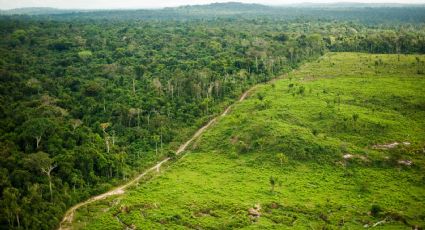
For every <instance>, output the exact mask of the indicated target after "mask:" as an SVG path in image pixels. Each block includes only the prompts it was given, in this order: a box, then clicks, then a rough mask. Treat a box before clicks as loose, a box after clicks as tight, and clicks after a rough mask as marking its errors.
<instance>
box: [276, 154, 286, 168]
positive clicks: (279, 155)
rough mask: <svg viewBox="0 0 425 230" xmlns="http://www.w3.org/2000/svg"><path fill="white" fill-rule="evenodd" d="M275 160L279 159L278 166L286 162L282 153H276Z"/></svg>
mask: <svg viewBox="0 0 425 230" xmlns="http://www.w3.org/2000/svg"><path fill="white" fill-rule="evenodd" d="M277 159H279V162H280V166H283V164H284V163H287V162H288V157H287V156H286V155H285V154H284V153H278V154H277Z"/></svg>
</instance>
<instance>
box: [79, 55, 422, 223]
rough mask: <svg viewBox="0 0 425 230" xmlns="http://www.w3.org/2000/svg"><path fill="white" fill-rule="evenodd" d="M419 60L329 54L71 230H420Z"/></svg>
mask: <svg viewBox="0 0 425 230" xmlns="http://www.w3.org/2000/svg"><path fill="white" fill-rule="evenodd" d="M424 60H425V56H424V55H371V54H359V53H328V54H326V55H325V56H323V57H322V58H320V59H319V60H317V61H316V62H312V63H308V64H306V65H304V66H302V67H301V68H300V69H299V70H297V71H294V72H292V73H290V74H288V75H287V76H284V77H283V79H280V80H277V81H275V82H272V83H269V84H265V85H260V86H258V87H257V88H256V89H255V91H254V92H253V93H252V95H251V97H250V98H249V99H247V100H246V101H244V102H242V103H238V104H237V105H236V106H235V107H234V108H233V110H232V111H231V113H230V114H229V115H227V116H224V117H221V118H220V119H219V120H218V122H217V123H216V124H215V125H214V126H213V127H212V128H211V129H210V130H209V131H207V132H206V133H205V134H204V135H203V136H202V138H200V139H199V140H198V141H197V142H196V143H195V144H194V145H193V148H192V151H191V152H189V153H187V154H186V155H185V156H184V157H183V158H182V159H179V160H178V162H176V163H173V164H172V165H169V167H168V168H167V170H166V171H165V172H162V173H159V174H155V175H154V174H152V175H151V178H150V179H149V180H147V181H146V182H145V183H142V184H140V185H139V186H137V187H134V188H132V189H131V190H130V191H128V192H127V193H126V194H124V195H122V196H117V197H113V198H111V199H108V200H104V201H101V202H98V203H95V204H92V205H90V206H88V207H85V208H82V209H80V210H79V212H78V213H77V214H76V219H75V221H74V223H75V225H74V226H73V227H74V228H75V229H80V228H84V229H105V228H108V229H121V228H122V227H123V226H124V225H127V227H130V228H134V227H136V228H137V229H154V228H169V229H186V228H195V229H229V228H245V229H282V228H283V229H285V228H296V229H306V228H311V229H322V228H325V227H327V228H331V229H334V228H335V229H337V228H342V229H359V228H363V227H372V226H376V227H377V228H378V229H379V228H380V229H411V228H412V227H413V226H418V227H422V228H423V227H424V226H425V215H424V213H425V202H424V201H425V176H424V173H425V157H424V154H425V153H424V147H425V120H424V119H423V118H424V117H425V90H424V89H425V78H424V77H425V75H424V74H423V73H424V71H425V69H424V63H423V62H424Z"/></svg>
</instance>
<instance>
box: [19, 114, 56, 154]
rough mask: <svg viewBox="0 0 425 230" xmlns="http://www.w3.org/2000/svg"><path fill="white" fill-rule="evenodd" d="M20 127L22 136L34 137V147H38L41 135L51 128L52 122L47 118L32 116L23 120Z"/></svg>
mask: <svg viewBox="0 0 425 230" xmlns="http://www.w3.org/2000/svg"><path fill="white" fill-rule="evenodd" d="M21 128H22V130H23V131H22V136H24V137H31V138H34V140H35V142H36V149H39V147H40V143H41V140H42V138H43V136H45V135H46V134H47V133H48V132H50V131H52V130H53V128H54V124H53V123H52V122H51V121H50V119H47V118H32V119H29V120H27V121H25V122H24V124H22V127H21Z"/></svg>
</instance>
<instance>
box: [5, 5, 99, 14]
mask: <svg viewBox="0 0 425 230" xmlns="http://www.w3.org/2000/svg"><path fill="white" fill-rule="evenodd" d="M89 11H93V10H76V9H57V8H51V7H25V8H16V9H11V10H0V14H2V15H24V14H25V15H49V14H65V13H73V12H89Z"/></svg>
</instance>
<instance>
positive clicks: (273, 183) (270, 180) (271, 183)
mask: <svg viewBox="0 0 425 230" xmlns="http://www.w3.org/2000/svg"><path fill="white" fill-rule="evenodd" d="M269 182H270V187H271V188H270V191H271V192H272V193H274V187H275V186H276V184H277V179H276V178H274V177H273V176H270V179H269Z"/></svg>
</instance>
